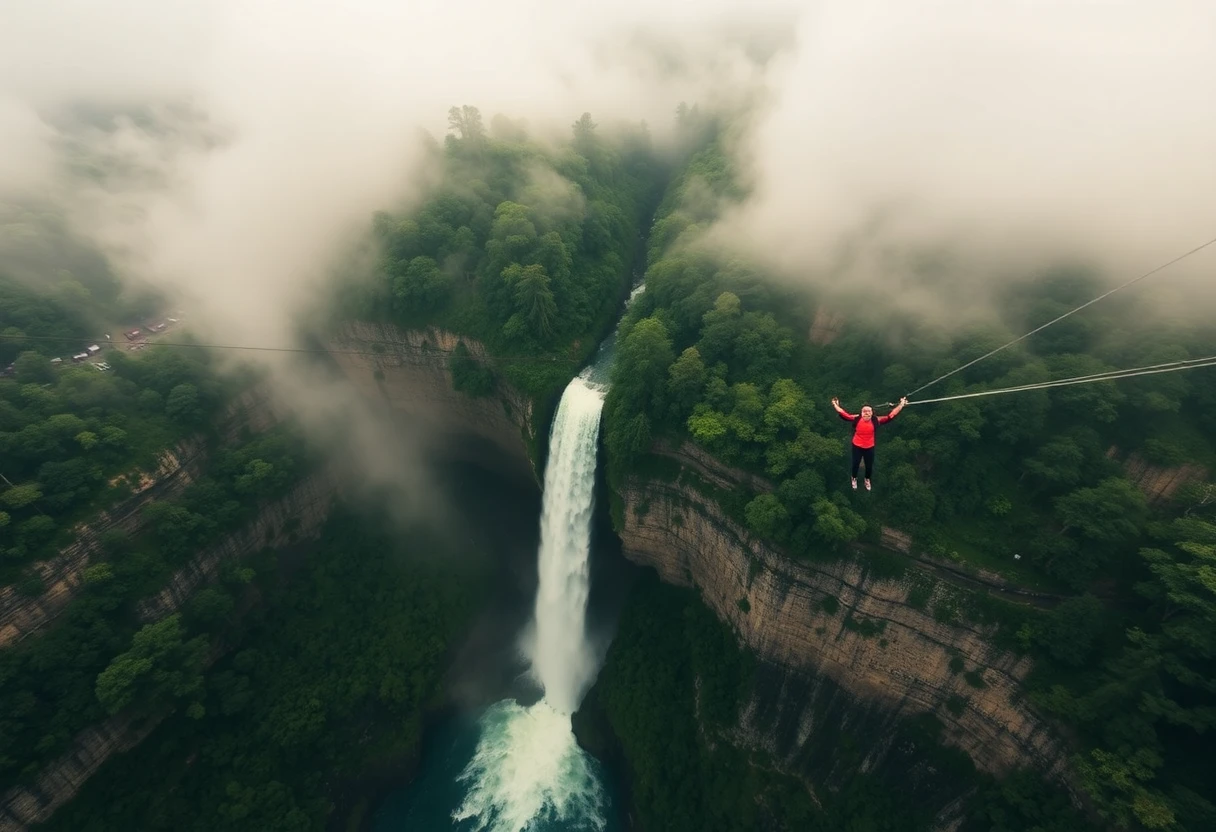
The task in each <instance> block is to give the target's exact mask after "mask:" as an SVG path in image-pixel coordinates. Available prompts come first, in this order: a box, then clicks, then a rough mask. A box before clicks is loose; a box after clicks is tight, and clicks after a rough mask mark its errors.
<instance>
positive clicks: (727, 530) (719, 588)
mask: <svg viewBox="0 0 1216 832" xmlns="http://www.w3.org/2000/svg"><path fill="white" fill-rule="evenodd" d="M621 496H622V498H623V500H624V503H625V521H624V530H623V532H622V535H621V537H622V541H623V544H624V553H625V555H626V557H628V558H629V559H630V560H632V561H634V562H636V563H638V564H641V565H645V566H651V567H654V568H655V569H656V570H657V571H658V573H659V576H660V577H661V578H662V579H663V580H664V581H667V582H669V583H672V584H676V585H680V586H696V587H697V588H699V590H700V592H701V596H702V599H703V600H704V602H705V603H706V604H707V605H708V606H709V607H710V609H712V610H713V611H714V612H715V613H716V614H717V615H718V617H719V618H721V619H722V620H723V621H726V622H728V623H729V624H730V625H731V627H732V628H734V629H735V631H736V632H737V633H738V636H739V639H740V641H741V642H742V643H743V644H745V645H746V646H747V647H749V648H750V649H752V650H753V651H754V652H755V653H756V654H757V656H758V657H759V658H760V659H761V660H762V661H763V662H766V663H770V664H772V665H774V666H776V667H777V668H780V669H784V671H786V673H785V674H784V677H785V678H783V679H780V680H773V681H772V683H771V684H770V685H769V687H770V688H771V689H772V691H771V694H772V695H771V696H767V697H763V698H764V699H767V700H768V704H767V705H763V707H762V703H761V702H760V701H759V700H758V699H756V698H755V697H753V701H752V702H751V703H750V705H749V707H748V708H746V709H745V711H744V714H743V717H742V724H741V726H740V728H741V731H742V733H743V734H744V735H750V736H751V740H750V742H752V743H754V744H755V745H757V746H760V747H765V748H766V750H768V751H770V753H774V755H775V757H776V759H778V760H781V761H783V762H784V763H785V764H787V765H790V766H791V767H793V768H795V769H798V768H801V766H799V760H800V759H801V758H805V757H806V756H807V755H808V754H810V755H813V754H815V753H816V752H815V750H814V749H815V747H816V746H817V745H819V746H822V745H823V744H824V741H825V740H827V739H828V737H827V736H821V735H824V734H825V733H827V731H826V729H827V727H828V726H827V725H826V724H825V720H824V719H823V714H825V713H826V712H828V711H839V712H840V713H844V712H847V713H849V714H851V715H852V716H851V717H849V718H853V719H864V720H866V721H869V722H876V723H878V724H882V723H888V724H894V723H895V722H896V721H897V720H898V719H900V718H902V717H907V716H914V715H918V714H922V713H926V712H931V713H933V714H935V715H936V716H937V717H938V719H940V720H941V722H942V723H943V724H944V725H945V731H944V732H943V736H942V739H943V740H944V741H945V742H946V743H948V744H950V745H953V746H955V747H958V748H961V749H962V750H964V751H966V752H967V753H968V754H969V755H970V756H971V758H972V760H973V761H974V762H975V764H976V766H977V767H978V768H980V769H982V770H984V771H988V772H992V773H996V774H999V773H1003V772H1006V771H1009V770H1010V769H1012V768H1015V767H1019V766H1032V767H1034V768H1036V769H1038V770H1041V771H1044V772H1050V773H1059V772H1060V771H1061V770H1062V767H1063V755H1062V749H1061V746H1060V745H1059V743H1058V741H1057V739H1056V738H1055V737H1054V735H1053V734H1052V733H1051V731H1050V730H1049V728H1048V726H1047V725H1046V724H1045V723H1044V722H1043V721H1041V720H1040V719H1039V718H1038V717H1037V716H1036V715H1035V714H1034V713H1032V712H1031V710H1030V709H1029V708H1028V706H1027V705H1026V704H1025V703H1024V702H1023V701H1021V698H1020V696H1019V691H1020V687H1021V683H1022V680H1023V679H1024V678H1025V677H1026V675H1027V673H1028V672H1029V670H1030V667H1031V662H1030V660H1029V659H1028V658H1025V657H1018V656H1016V655H1013V654H1011V653H1008V652H1005V651H1002V650H1000V649H997V648H996V647H994V646H993V644H992V643H991V637H992V635H993V633H992V631H991V630H989V629H986V628H982V627H976V626H969V625H957V624H946V623H942V622H940V621H938V620H936V619H935V618H934V616H933V615H932V614H931V613H930V612H929V611H928V610H930V609H932V607H933V600H934V599H933V597H930V599H929V601H928V602H927V603H922V604H919V605H917V606H916V607H914V606H912V605H910V604H909V603H908V600H907V599H908V596H909V593H910V592H911V591H912V590H913V589H914V583H913V581H912V580H910V579H908V578H902V579H898V580H891V579H883V578H880V577H875V576H873V575H870V574H867V572H866V571H865V570H864V569H863V568H862V566H861V565H859V564H858V563H857V562H853V561H851V560H844V561H839V562H836V563H824V564H822V565H818V564H816V565H808V564H802V563H794V562H792V561H790V560H789V559H788V558H786V557H784V556H783V555H781V554H779V553H777V552H774V551H773V550H771V549H769V548H768V547H767V546H765V545H764V544H763V543H760V542H758V541H756V540H754V539H753V538H752V537H751V536H750V535H749V534H748V533H747V531H746V530H745V529H742V528H741V527H739V526H738V524H736V523H735V522H733V521H732V520H731V519H730V518H728V517H726V516H725V515H724V514H723V512H722V510H721V509H720V508H719V507H718V505H717V504H716V503H714V502H712V501H710V500H708V499H706V498H705V497H704V496H703V495H702V494H700V493H699V492H698V491H696V490H695V489H693V488H691V487H686V486H680V485H676V484H673V483H665V482H656V481H645V482H639V481H633V482H631V483H630V484H629V485H628V486H627V487H626V488H624V489H623V491H622V494H621ZM935 586H936V588H935V589H934V592H935V593H936V592H945V591H949V589H948V588H947V587H945V586H944V585H942V584H940V583H939V584H936V585H935ZM875 630H879V631H877V632H876V631H875ZM956 657H957V658H956ZM951 659H956V661H955V665H956V667H957V665H958V661H957V659H961V660H962V662H963V664H964V666H965V668H966V670H967V671H975V672H979V673H981V674H982V679H983V684H984V687H982V688H976V687H973V686H972V685H971V684H969V683H968V682H967V681H966V677H965V676H964V673H962V672H954V671H952V669H951V666H950V663H951ZM972 678H973V679H974V678H976V677H974V676H973V677H972ZM786 688H788V690H785V689H786ZM795 689H796V691H797V695H793V693H791V691H795ZM841 692H843V693H844V694H845V695H846V696H847V697H848V698H849V699H850V700H851V701H852V705H851V706H850V707H849V708H846V709H844V711H840V708H839V707H837V706H836V705H832V703H831V701H828V700H825V699H824V697H829V699H838V698H839V696H840V694H841ZM773 708H776V709H777V711H778V712H779V713H776V714H768V715H767V716H765V715H763V714H762V713H761V712H762V711H763V710H765V709H768V710H772V709H773ZM838 716H839V714H838ZM762 717H763V718H762ZM841 718H844V717H841ZM879 733H881V732H879ZM868 752H869V753H871V754H878V753H881V748H875V749H869V750H868Z"/></svg>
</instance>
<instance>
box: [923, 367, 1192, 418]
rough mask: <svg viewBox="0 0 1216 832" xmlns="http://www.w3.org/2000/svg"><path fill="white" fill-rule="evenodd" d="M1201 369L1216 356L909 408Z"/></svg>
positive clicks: (960, 396) (962, 396)
mask: <svg viewBox="0 0 1216 832" xmlns="http://www.w3.org/2000/svg"><path fill="white" fill-rule="evenodd" d="M1201 367H1216V355H1211V356H1208V357H1206V358H1194V359H1190V360H1188V361H1178V362H1171V363H1169V364H1154V365H1150V366H1148V367H1133V368H1130V369H1127V370H1114V371H1111V372H1107V373H1094V374H1092V375H1087V376H1074V377H1073V378H1062V379H1057V380H1055V381H1042V382H1038V383H1036V384H1023V385H1019V386H1017V387H1002V388H1000V389H999V390H982V391H980V392H978V393H959V394H958V395H955V396H942V397H940V398H937V399H921V400H919V401H915V402H912V401H910V402H908V406H909V407H911V406H912V405H918V404H936V403H938V402H952V401H956V400H958V399H974V398H977V397H979V396H996V395H1000V394H1002V393H1025V392H1029V391H1031V390H1047V389H1050V388H1053V387H1068V386H1071V385H1074V384H1092V383H1093V382H1098V381H1118V380H1120V379H1124V378H1135V377H1136V376H1151V375H1157V374H1158V373H1175V372H1178V371H1179V370H1195V369H1199V368H1201Z"/></svg>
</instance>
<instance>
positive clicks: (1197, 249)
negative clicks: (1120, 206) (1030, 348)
mask: <svg viewBox="0 0 1216 832" xmlns="http://www.w3.org/2000/svg"><path fill="white" fill-rule="evenodd" d="M1213 244H1216V237H1213V238H1212V239H1210V240H1208V241H1207V242H1206V243H1203V244H1202V245H1198V246H1196V247H1195V248H1193V249H1191V250H1190V251H1188V252H1186V253H1185V254H1180V255H1178V256H1177V257H1175V258H1174V259H1173V260H1171V261H1169V262H1168V263H1162V264H1161V265H1160V266H1158V267H1157V268H1155V269H1153V270H1152V271H1148V272H1145V273H1144V274H1142V275H1140V276H1139V277H1134V278H1132V279H1131V280H1129V281H1127V282H1126V283H1122V284H1120V285H1118V286H1116V287H1115V288H1113V289H1111V290H1109V291H1107V292H1103V293H1102V294H1100V295H1098V296H1097V297H1096V298H1094V299H1092V300H1088V301H1086V302H1085V303H1083V304H1081V305H1080V306H1078V307H1076V308H1075V309H1070V310H1068V311H1067V312H1065V313H1064V314H1063V315H1061V316H1059V317H1058V318H1053V319H1051V320H1050V321H1048V322H1047V323H1045V324H1043V325H1042V326H1038V327H1035V328H1034V329H1032V330H1030V332H1027V333H1026V334H1025V335H1019V336H1018V337H1017V338H1014V339H1013V340H1012V341H1010V342H1009V343H1008V344H1002V345H1001V346H999V347H997V348H996V349H994V350H991V351H990V352H986V353H984V354H983V355H981V356H980V357H979V358H976V359H973V360H971V361H968V362H967V363H966V364H964V365H963V366H961V367H957V368H955V369H953V370H951V371H950V372H948V373H945V374H944V375H940V376H938V377H937V378H935V379H933V381H931V382H929V383H928V384H922V385H921V386H920V387H917V388H916V389H915V390H913V391H912V392H911V393H909V394H907V396H905V398H908V399H910V398H912V397H913V396H915V395H916V394H917V393H919V392H920V391H921V390H924V389H925V388H927V387H932V386H933V385H934V384H937V383H938V382H939V381H943V380H944V379H948V378H950V376H952V375H954V374H955V373H961V372H962V371H963V370H965V369H967V368H968V367H971V366H972V365H975V364H978V363H980V362H981V361H983V360H984V359H985V358H989V357H991V356H994V355H996V354H997V353H998V352H1000V351H1001V350H1003V349H1007V348H1008V347H1012V346H1013V345H1014V344H1017V343H1019V342H1021V341H1025V340H1026V339H1027V338H1029V337H1030V336H1031V335H1034V334H1035V333H1036V332H1041V331H1043V330H1044V329H1047V327H1049V326H1051V325H1052V324H1055V323H1059V322H1060V321H1062V320H1064V319H1065V318H1067V317H1068V316H1069V315H1075V314H1076V313H1077V312H1080V311H1081V310H1082V309H1084V308H1085V307H1087V306H1092V305H1093V304H1095V303H1097V302H1098V301H1100V300H1102V299H1103V298H1106V297H1110V296H1111V295H1113V294H1114V293H1115V292H1118V291H1119V290H1120V289H1126V288H1127V287H1128V286H1131V285H1132V284H1134V283H1139V282H1140V281H1141V280H1144V279H1145V278H1147V277H1152V276H1153V275H1155V274H1157V272H1160V271H1164V270H1165V269H1168V268H1169V267H1170V266H1172V265H1174V264H1175V263H1180V262H1181V261H1183V260H1185V259H1186V258H1188V257H1190V256H1191V255H1193V254H1198V253H1199V252H1201V251H1203V250H1204V249H1205V248H1207V247H1208V246H1210V245H1213ZM931 401H933V400H931ZM909 404H911V402H909Z"/></svg>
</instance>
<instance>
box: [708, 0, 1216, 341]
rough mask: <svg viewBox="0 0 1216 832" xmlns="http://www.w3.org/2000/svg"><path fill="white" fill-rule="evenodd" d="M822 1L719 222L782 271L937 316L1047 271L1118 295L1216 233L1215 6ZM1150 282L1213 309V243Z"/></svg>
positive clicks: (743, 149) (786, 65)
mask: <svg viewBox="0 0 1216 832" xmlns="http://www.w3.org/2000/svg"><path fill="white" fill-rule="evenodd" d="M808 8H809V12H808V14H806V15H804V16H803V17H802V18H801V20H800V22H799V25H798V29H797V35H796V46H795V48H794V49H793V50H791V51H790V52H789V53H787V54H785V55H783V56H782V57H781V58H780V59H779V60H778V61H776V62H775V63H774V65H773V66H771V67H770V71H769V74H768V89H769V91H770V98H769V100H768V101H767V102H766V104H765V107H764V110H763V112H762V113H761V114H760V115H759V116H758V117H757V118H756V120H755V121H754V122H753V123H751V124H750V125H748V126H747V129H746V130H744V131H743V135H742V138H741V139H740V141H739V143H738V145H737V147H736V150H737V152H738V154H739V159H740V162H741V165H742V167H743V169H744V171H745V172H746V174H747V176H748V180H749V184H750V185H751V186H752V188H753V191H752V194H751V197H750V198H749V199H748V200H747V201H746V202H745V204H744V205H743V206H742V207H741V208H740V209H739V210H737V211H735V212H733V213H732V214H731V215H730V216H728V217H727V218H726V219H725V220H724V221H723V223H722V224H721V225H720V226H719V228H718V229H716V234H717V238H718V239H719V240H726V241H729V242H731V243H732V244H734V245H737V246H742V247H744V248H746V249H748V250H749V251H751V252H752V253H753V254H754V255H755V256H758V257H760V258H762V259H763V260H764V261H765V262H766V263H768V264H769V265H770V266H771V267H772V268H774V269H775V270H776V271H777V272H778V273H780V274H782V275H783V276H784V277H785V278H786V279H789V280H792V281H797V282H802V283H805V284H809V285H812V286H814V287H816V289H817V290H820V291H825V292H828V293H831V294H834V295H836V296H837V297H839V296H840V295H841V294H842V293H844V292H846V291H855V292H859V293H861V294H863V295H864V296H865V297H867V298H868V299H869V302H871V303H873V304H875V305H882V306H891V305H894V307H895V308H898V309H900V310H903V311H909V310H910V311H914V312H916V313H917V314H922V315H935V316H936V317H937V319H938V320H941V321H943V322H944V321H949V320H953V319H955V318H956V317H957V316H958V313H959V312H960V311H961V310H963V309H964V308H967V307H971V306H973V305H977V304H979V305H982V304H983V303H984V302H986V300H987V299H988V291H989V290H990V289H991V288H992V282H993V281H1000V280H1009V279H1018V277H1019V276H1025V275H1028V274H1032V273H1034V272H1035V271H1036V270H1037V269H1039V268H1041V267H1043V266H1044V264H1045V263H1047V262H1049V261H1051V260H1073V261H1080V262H1084V263H1092V264H1094V265H1097V266H1098V267H1100V268H1102V269H1103V270H1104V271H1105V273H1106V274H1107V276H1108V279H1109V280H1110V281H1111V282H1112V283H1113V282H1116V281H1120V282H1121V281H1122V280H1126V279H1129V278H1131V277H1133V276H1135V275H1137V274H1139V273H1142V272H1144V271H1147V270H1148V269H1149V268H1152V267H1154V266H1156V265H1158V264H1160V263H1162V262H1165V261H1166V260H1168V259H1170V258H1172V257H1174V256H1176V255H1177V254H1180V253H1181V252H1183V251H1186V250H1188V249H1190V248H1192V247H1193V246H1195V245H1198V244H1199V243H1201V242H1203V241H1205V240H1207V239H1210V238H1211V237H1213V236H1216V109H1213V107H1212V106H1211V105H1210V102H1212V101H1216V6H1214V5H1213V4H1211V3H1210V2H1206V0H1163V2H1159V3H1152V4H1145V3H1141V2H1134V0H1105V2H1094V0H1050V1H1049V0H1013V1H1012V2H1005V3H995V4H994V3H974V2H968V0H927V2H922V3H903V2H899V0H847V1H846V0H823V2H817V3H813V4H810V5H809V6H808ZM927 255H934V256H935V257H937V258H939V259H940V258H945V260H946V261H947V262H949V263H951V264H952V266H951V268H948V269H943V268H942V267H941V265H940V263H939V265H937V266H935V267H934V268H933V269H930V270H929V272H930V273H932V272H936V273H937V275H938V279H937V282H936V283H934V282H933V281H930V280H927V278H926V272H925V271H923V270H922V271H918V270H917V268H916V265H917V264H918V263H923V261H924V259H925V257H926V256H927ZM1155 280H1157V282H1158V283H1161V284H1166V285H1164V286H1162V288H1161V293H1162V295H1164V294H1169V293H1171V292H1174V293H1176V292H1177V291H1178V287H1180V286H1187V287H1189V289H1190V290H1192V292H1193V291H1195V290H1200V289H1202V290H1204V292H1205V297H1207V298H1209V299H1212V298H1216V291H1211V290H1212V287H1213V286H1216V251H1211V250H1209V251H1208V252H1206V253H1205V254H1204V255H1199V256H1196V257H1195V258H1194V260H1193V261H1191V262H1188V263H1186V264H1185V266H1183V267H1178V268H1176V269H1173V270H1171V271H1170V272H1169V273H1167V274H1163V275H1162V276H1161V277H1160V279H1155ZM1188 281H1189V282H1188ZM1140 288H1141V289H1142V290H1143V291H1144V292H1145V293H1146V295H1148V296H1152V295H1151V294H1150V293H1155V292H1156V291H1157V290H1156V289H1155V288H1153V287H1152V286H1150V285H1148V284H1147V283H1146V284H1142V286H1141V287H1140ZM1188 296H1189V297H1191V298H1192V303H1193V295H1188ZM1211 308H1212V304H1211V303H1208V304H1207V309H1208V310H1209V311H1210V310H1211Z"/></svg>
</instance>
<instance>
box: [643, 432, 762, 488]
mask: <svg viewBox="0 0 1216 832" xmlns="http://www.w3.org/2000/svg"><path fill="white" fill-rule="evenodd" d="M650 451H651V453H655V454H658V455H659V456H665V457H667V458H668V459H674V460H675V461H676V462H678V463H680V465H681V466H682V467H684V468H688V469H691V470H693V471H696V472H697V474H698V475H700V477H701V478H702V479H704V480H705V481H706V482H707V483H709V484H710V485H712V486H714V487H715V488H723V489H726V490H727V491H731V490H734V489H736V488H739V487H743V488H747V489H750V490H751V491H755V492H756V493H757V494H767V493H768V492H770V491H772V490H773V489H774V488H776V486H774V485H773V484H772V483H771V482H769V481H768V480H766V479H765V478H764V477H760V476H757V475H755V474H749V473H748V472H746V471H744V470H742V469H741V468H732V467H731V466H729V465H726V464H724V463H722V462H720V461H719V460H718V459H717V458H715V457H714V456H712V455H711V454H708V453H706V452H705V451H703V450H701V449H700V448H698V447H697V446H696V445H694V444H693V443H692V442H689V441H687V440H685V441H683V442H681V443H680V444H679V445H673V444H672V443H671V442H668V441H667V440H666V439H656V440H655V441H654V443H653V444H651V446H650Z"/></svg>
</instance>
